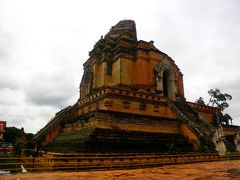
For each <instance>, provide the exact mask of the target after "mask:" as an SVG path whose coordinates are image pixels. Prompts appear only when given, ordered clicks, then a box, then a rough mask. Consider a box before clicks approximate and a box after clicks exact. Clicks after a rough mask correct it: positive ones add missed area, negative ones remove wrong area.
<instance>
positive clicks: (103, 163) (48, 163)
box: [0, 153, 240, 173]
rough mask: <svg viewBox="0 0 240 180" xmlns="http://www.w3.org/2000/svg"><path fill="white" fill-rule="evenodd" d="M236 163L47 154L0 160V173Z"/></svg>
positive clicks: (213, 157)
mask: <svg viewBox="0 0 240 180" xmlns="http://www.w3.org/2000/svg"><path fill="white" fill-rule="evenodd" d="M224 160H240V155H239V154H232V155H225V156H219V155H218V154H215V153H209V154H179V155H163V154H157V153H140V154H139V153H138V154H135V153H107V154H105V153H98V154H96V153H94V154H93V153H89V154H87V153H85V154H57V153H47V154H45V155H44V156H42V157H35V158H33V157H20V158H14V157H12V158H10V157H6V158H4V157H1V158H0V172H1V171H2V172H4V171H5V172H6V171H9V172H10V173H16V172H21V171H22V168H21V165H22V166H23V167H24V168H25V169H26V170H27V171H28V172H43V171H79V170H90V169H91V170H92V169H130V168H143V167H157V166H164V165H170V164H185V163H198V162H210V161H224Z"/></svg>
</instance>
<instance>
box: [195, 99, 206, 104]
mask: <svg viewBox="0 0 240 180" xmlns="http://www.w3.org/2000/svg"><path fill="white" fill-rule="evenodd" d="M195 103H198V104H202V105H205V102H204V99H203V97H199V98H198V99H197V100H196V101H195Z"/></svg>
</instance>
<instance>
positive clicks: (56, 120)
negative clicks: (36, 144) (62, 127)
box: [31, 106, 72, 141]
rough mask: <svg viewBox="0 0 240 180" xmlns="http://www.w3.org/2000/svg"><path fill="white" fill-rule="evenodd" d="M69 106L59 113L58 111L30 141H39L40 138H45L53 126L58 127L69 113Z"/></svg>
mask: <svg viewBox="0 0 240 180" xmlns="http://www.w3.org/2000/svg"><path fill="white" fill-rule="evenodd" d="M71 108H72V107H71V106H68V107H66V108H64V109H62V110H61V111H59V112H58V113H56V115H55V117H54V118H52V119H51V120H50V121H49V122H48V123H47V124H46V126H44V127H43V128H42V129H41V130H39V131H38V132H37V133H36V134H35V135H34V136H33V138H32V140H31V141H38V140H39V139H41V138H42V137H44V136H46V135H47V133H48V132H49V131H50V130H51V129H52V128H54V127H55V126H57V125H59V124H60V122H62V121H63V120H64V117H65V115H66V114H67V113H68V112H69V110H70V109H71Z"/></svg>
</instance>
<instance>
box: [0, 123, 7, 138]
mask: <svg viewBox="0 0 240 180" xmlns="http://www.w3.org/2000/svg"><path fill="white" fill-rule="evenodd" d="M6 124H7V122H6V121H0V141H3V133H4V132H5V130H4V129H5V128H6Z"/></svg>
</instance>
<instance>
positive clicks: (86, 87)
mask: <svg viewBox="0 0 240 180" xmlns="http://www.w3.org/2000/svg"><path fill="white" fill-rule="evenodd" d="M92 86H93V72H92V69H91V67H86V69H84V74H83V77H82V81H81V83H80V98H83V97H85V96H86V95H88V94H91V93H92Z"/></svg>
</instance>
